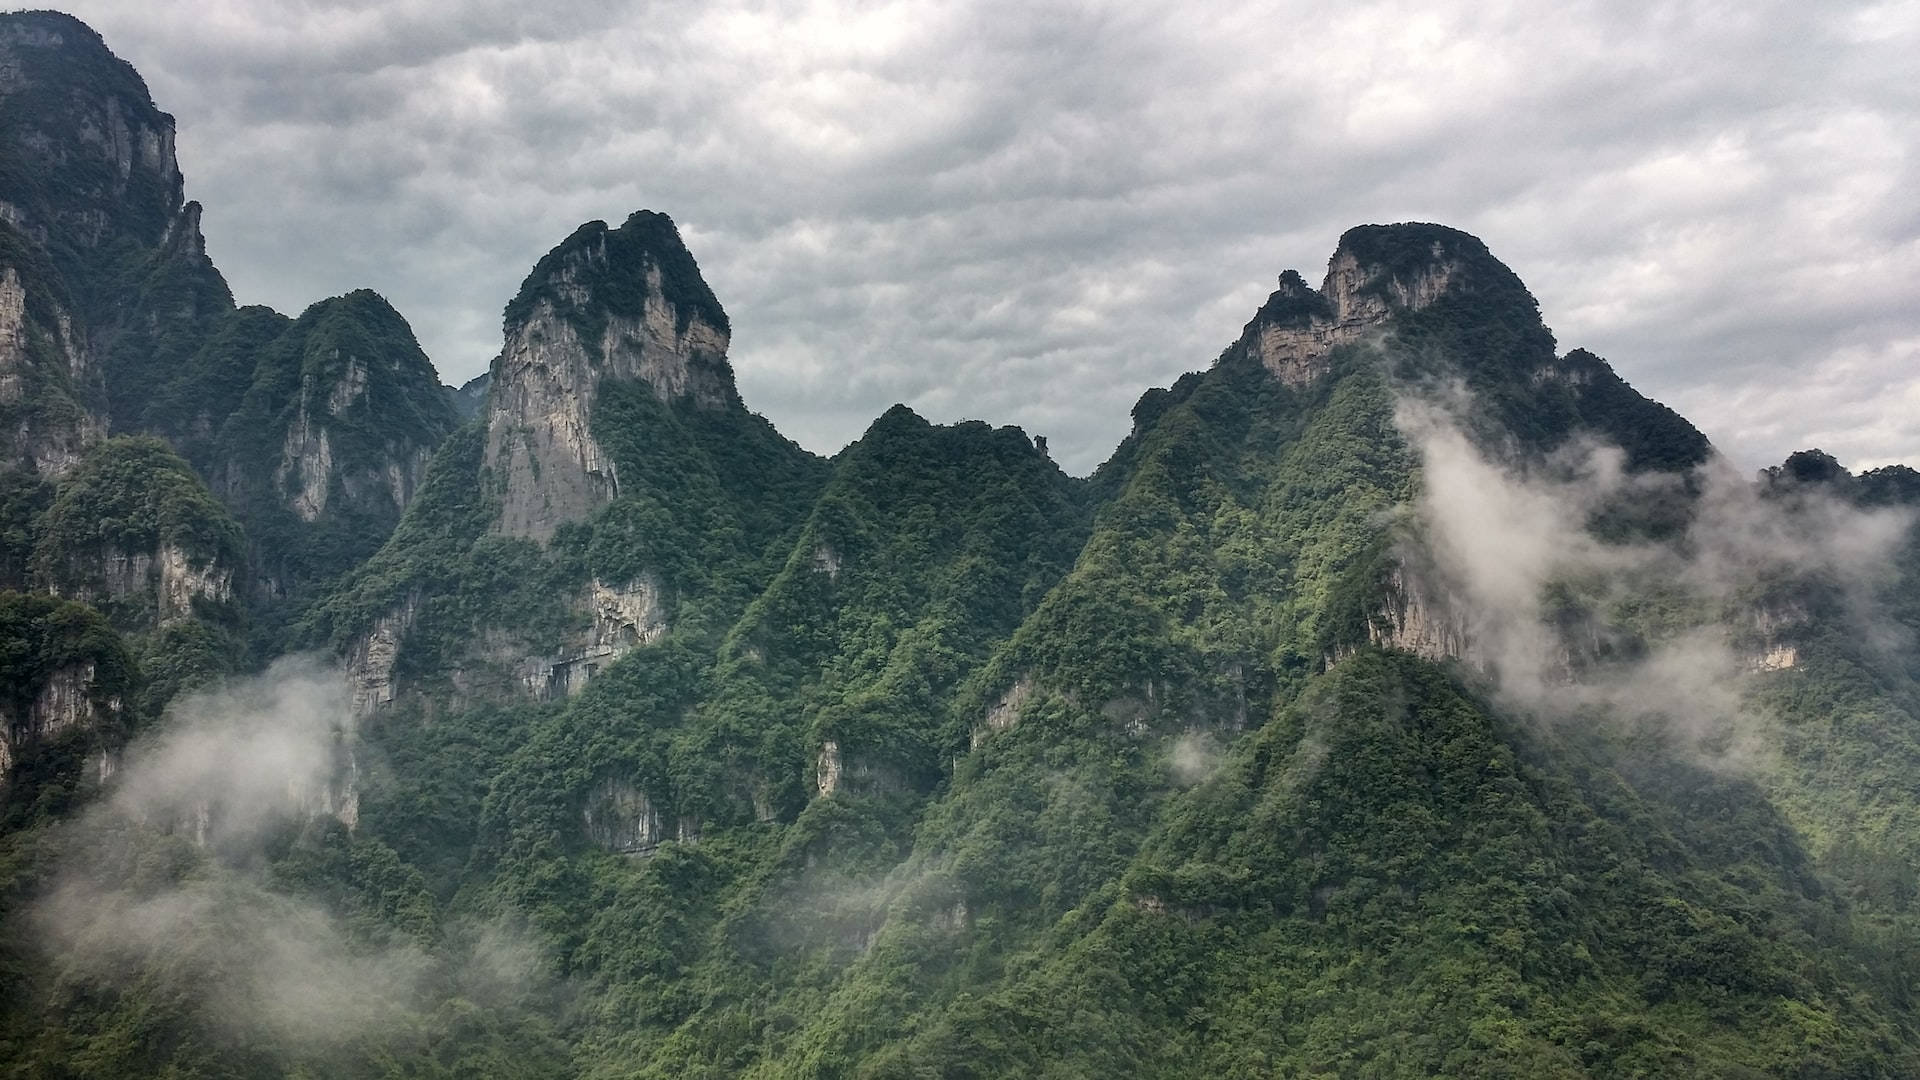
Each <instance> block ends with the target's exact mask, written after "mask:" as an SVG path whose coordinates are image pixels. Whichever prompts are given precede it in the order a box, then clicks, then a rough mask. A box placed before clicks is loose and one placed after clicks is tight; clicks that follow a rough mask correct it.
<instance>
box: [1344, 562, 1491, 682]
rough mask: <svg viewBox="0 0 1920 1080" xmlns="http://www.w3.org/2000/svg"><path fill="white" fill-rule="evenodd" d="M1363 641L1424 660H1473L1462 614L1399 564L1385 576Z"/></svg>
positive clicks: (1441, 591) (1471, 637)
mask: <svg viewBox="0 0 1920 1080" xmlns="http://www.w3.org/2000/svg"><path fill="white" fill-rule="evenodd" d="M1367 640H1368V641H1369V642H1370V643H1372V644H1374V645H1378V646H1380V647H1382V648H1387V649H1398V650H1400V651H1401V652H1409V653H1412V654H1413V655H1415V656H1418V657H1421V658H1423V659H1426V660H1471V659H1473V656H1474V654H1473V651H1472V650H1473V635H1472V634H1471V633H1470V631H1469V629H1468V624H1467V620H1466V618H1465V617H1464V614H1463V613H1461V612H1459V611H1456V610H1454V609H1453V608H1452V607H1450V606H1449V604H1448V601H1447V600H1446V598H1445V594H1444V591H1443V590H1439V589H1436V588H1434V586H1433V585H1432V584H1431V583H1430V582H1429V581H1428V580H1427V579H1426V577H1424V576H1422V575H1419V574H1414V573H1409V572H1408V570H1407V568H1406V566H1405V565H1404V564H1402V563H1395V564H1394V566H1393V568H1392V569H1391V570H1390V571H1389V572H1388V575H1387V580H1386V584H1385V587H1384V589H1383V597H1382V599H1381V602H1380V607H1379V609H1378V611H1376V612H1375V614H1374V617H1373V618H1371V619H1369V620H1368V622H1367Z"/></svg>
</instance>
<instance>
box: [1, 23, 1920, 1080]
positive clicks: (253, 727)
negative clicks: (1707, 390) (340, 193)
mask: <svg viewBox="0 0 1920 1080" xmlns="http://www.w3.org/2000/svg"><path fill="white" fill-rule="evenodd" d="M0 64H4V65H5V66H6V70H7V71H8V72H9V73H11V74H9V75H8V76H7V77H6V78H4V79H0V143H3V144H4V147H5V148H6V149H8V150H9V153H8V154H7V155H5V161H4V167H3V168H0V199H4V200H6V201H7V202H9V203H10V204H11V205H12V206H13V207H15V208H16V209H17V210H18V211H19V213H18V214H17V215H15V218H16V219H17V220H16V222H15V223H16V225H17V226H18V228H13V227H9V226H6V225H0V271H4V276H5V282H4V283H0V284H4V285H5V286H6V287H5V289H3V290H0V299H5V300H6V303H5V304H4V305H0V315H5V316H6V317H7V318H8V319H10V320H11V322H10V323H9V329H10V333H9V335H8V336H7V337H6V340H5V342H0V344H4V345H5V346H7V348H8V350H9V351H6V352H5V353H4V354H0V360H4V362H5V363H4V365H3V368H4V369H0V379H4V380H5V381H4V383H0V390H4V392H3V393H0V420H4V421H5V424H6V427H7V429H8V431H9V433H19V438H18V439H17V440H16V445H15V446H14V447H13V449H12V451H11V457H10V459H9V461H8V462H6V463H4V464H5V465H6V466H7V467H6V468H0V586H3V587H5V588H6V589H7V590H8V591H5V592H0V684H4V688H5V692H4V694H0V699H3V700H0V711H4V719H5V729H4V732H0V734H3V735H4V741H3V742H0V751H4V753H0V1076H5V1077H22V1078H26V1077H34V1078H39V1077H62V1078H68V1077H121V1076H148V1075H152V1076H169V1077H178V1078H183V1080H184V1078H195V1077H256V1076H259V1077H266V1076H299V1077H308V1076H312V1077H318V1076H329V1077H333V1076H341V1077H440V1076H446V1077H476V1076H484V1077H495V1076H509V1077H511V1076H519V1077H549V1076H550V1077H563V1076H564V1077H574V1076H589V1077H609V1078H611V1077H661V1078H666V1077H674V1078H680V1077H713V1078H720V1077H741V1076H746V1077H767V1078H771V1077H812V1078H838V1077H847V1078H852V1077H868V1078H882V1077H885V1078H892V1077H899V1078H908V1077H931V1076H940V1077H1008V1076H1033V1077H1068V1076H1076V1077H1077V1076H1157V1077H1196V1078H1198V1077H1219V1076H1232V1077H1268V1076H1280V1077H1302V1078H1305V1077H1382V1078H1384V1077H1426V1076H1450V1077H1454V1076H1457V1077H1516V1078H1517V1077H1527V1078H1533V1077H1656V1076H1657V1077H1668V1076H1701V1077H1716V1078H1745V1077H1762V1076H1766V1077H1774V1076H1778V1077H1796V1078H1808V1080H1811V1078H1876V1077H1886V1078H1897V1077H1907V1076H1914V1075H1920V983H1916V981H1915V977H1914V972H1915V970H1916V969H1915V964H1916V963H1920V779H1916V778H1920V681H1917V680H1920V647H1917V646H1916V642H1920V529H1916V527H1915V515H1916V513H1920V474H1915V473H1914V472H1913V471H1912V470H1910V469H1906V468H1904V467H1897V466H1896V467H1891V468H1885V469H1879V470H1875V471H1872V472H1868V473H1865V474H1862V475H1859V476H1854V475H1851V474H1849V473H1848V472H1847V471H1846V470H1845V469H1844V468H1842V467H1841V466H1840V464H1839V463H1838V462H1837V461H1835V460H1834V459H1832V458H1831V457H1828V456H1827V455H1824V454H1821V453H1819V452H1818V451H1807V452H1803V453H1800V454H1795V455H1794V456H1793V457H1791V458H1789V459H1788V460H1787V461H1786V462H1785V463H1784V464H1783V465H1781V466H1780V467H1778V468H1776V469H1771V470H1767V471H1766V472H1765V473H1763V474H1762V475H1761V476H1759V477H1757V478H1750V477H1742V476H1738V475H1733V474H1732V472H1731V470H1730V469H1729V468H1728V467H1727V465H1726V463H1725V462H1724V461H1722V460H1720V459H1719V458H1718V457H1717V456H1716V455H1715V454H1714V452H1713V449H1712V447H1711V446H1710V445H1709V444H1708V442H1707V440H1706V438H1705V437H1704V436H1703V435H1702V434H1701V433H1700V432H1699V431H1697V430H1695V429H1694V428H1693V427H1692V426H1691V425H1690V424H1688V423H1687V421H1686V420H1684V419H1683V418H1681V417H1679V416H1678V415H1677V414H1675V413H1673V412H1672V411H1671V410H1669V409H1666V408H1665V407H1664V406H1661V405H1659V404H1658V403H1656V402H1653V401H1650V400H1648V399H1647V398H1645V397H1644V396H1642V395H1641V394H1639V393H1638V392H1637V391H1635V390H1634V389H1633V388H1632V387H1631V386H1630V385H1628V383H1627V382H1625V381H1624V380H1623V379H1621V378H1620V376H1619V375H1618V374H1617V373H1616V372H1615V371H1614V370H1613V368H1612V367H1611V366H1610V365H1609V364H1607V362H1605V361H1603V360H1601V359H1600V358H1598V357H1596V356H1594V355H1592V354H1591V353H1588V352H1585V351H1583V350H1579V349H1574V350H1570V351H1567V352H1564V353H1563V352H1561V351H1560V349H1559V345H1558V344H1557V343H1556V341H1555V340H1554V337H1553V335H1552V333H1551V332H1550V331H1549V330H1548V329H1547V327H1546V326H1545V324H1544V323H1543V322H1542V321H1541V318H1540V313H1539V310H1538V307H1537V305H1536V303H1535V301H1534V299H1533V297H1532V296H1531V295H1530V294H1529V293H1528V292H1527V290H1526V287H1525V286H1524V285H1523V284H1522V283H1521V282H1520V281H1519V279H1518V278H1517V277H1516V276H1515V275H1514V274H1513V273H1512V272H1511V271H1510V270H1509V269H1508V268H1507V267H1506V266H1504V265H1503V264H1501V263H1500V262H1499V260H1498V259H1496V258H1495V257H1494V256H1493V254H1492V253H1491V252H1489V251H1488V250H1487V248H1486V246H1485V245H1484V244H1482V243H1481V242H1480V241H1479V240H1477V239H1476V238H1474V237H1471V236H1468V235H1466V234H1464V233H1461V232H1458V231H1457V230H1453V229H1449V228H1445V227H1443V226H1439V225H1428V224H1411V225H1373V226H1362V227H1359V228H1356V229H1353V230H1351V231H1349V232H1348V233H1347V234H1346V235H1345V236H1343V237H1342V238H1341V240H1340V242H1339V245H1338V248H1337V250H1336V252H1335V254H1334V256H1333V259H1332V260H1331V262H1330V264H1329V268H1328V272H1327V275H1326V277H1325V280H1324V282H1323V284H1321V285H1320V286H1319V287H1317V288H1316V287H1313V286H1310V285H1309V284H1308V282H1307V280H1306V279H1305V278H1304V277H1302V276H1301V275H1300V274H1298V273H1296V272H1293V271H1288V272H1287V273H1285V274H1283V275H1282V276H1281V277H1280V279H1279V282H1278V286H1277V288H1276V289H1275V291H1274V292H1273V294H1272V296H1271V297H1270V298H1269V299H1268V300H1267V302H1266V303H1265V304H1263V305H1262V306H1261V307H1260V308H1259V310H1258V311H1256V312H1255V313H1254V316H1253V318H1252V320H1251V321H1250V322H1249V323H1248V324H1247V326H1246V329H1245V331H1244V332H1243V334H1242V335H1241V337H1240V338H1239V339H1237V340H1236V341H1235V342H1233V343H1232V344H1230V345H1229V346H1228V347H1227V348H1226V349H1225V350H1224V351H1223V352H1222V353H1221V354H1220V356H1219V357H1218V359H1217V360H1216V361H1215V362H1214V363H1213V364H1212V365H1211V366H1209V367H1207V368H1206V369H1205V370H1203V371H1197V372H1194V373H1193V374H1190V375H1187V376H1185V377H1183V378H1181V379H1180V380H1179V381H1178V382H1176V383H1175V384H1174V385H1173V386H1171V387H1169V388H1166V389H1156V390H1151V391H1149V392H1147V393H1146V394H1145V395H1144V396H1143V397H1142V398H1141V399H1140V401H1139V403H1138V404H1137V405H1136V406H1135V408H1134V411H1133V418H1134V427H1133V430H1132V432H1131V433H1130V434H1129V436H1128V437H1127V439H1126V440H1125V441H1123V442H1122V444H1121V445H1120V446H1119V447H1118V448H1116V450H1115V452H1114V454H1113V456H1112V458H1111V459H1110V460H1109V461H1108V462H1107V463H1106V465H1104V466H1103V467H1102V468H1101V469H1100V470H1099V471H1098V472H1097V473H1096V474H1095V475H1094V476H1092V477H1091V478H1087V479H1076V478H1073V477H1069V476H1066V475H1064V474H1063V473H1062V472H1061V471H1060V470H1059V469H1058V468H1057V467H1056V466H1055V465H1054V464H1053V462H1052V461H1051V460H1050V459H1049V458H1048V457H1047V455H1046V454H1045V452H1044V449H1043V448H1041V447H1037V446H1036V445H1035V443H1034V441H1033V440H1030V439H1029V438H1028V437H1027V436H1026V435H1025V434H1024V433H1023V432H1021V431H1019V430H1018V429H1015V428H1006V427H1000V428H996V427H993V426H991V425H990V424H987V423H983V422H979V421H970V422H966V423H960V424H955V425H951V426H941V425H935V424H931V423H929V422H927V421H926V420H924V419H923V418H921V417H920V416H918V415H916V414H915V413H914V412H913V411H912V410H910V409H908V408H906V407H905V406H896V407H895V408H894V409H892V410H889V411H888V412H887V413H886V414H885V415H883V416H881V417H880V418H879V419H877V420H876V421H875V422H874V423H873V425H872V426H871V427H870V428H869V429H868V431H867V432H866V433H865V434H864V435H863V436H862V437H861V438H860V439H859V440H857V441H856V442H854V443H853V444H852V445H850V446H848V447H847V448H845V449H844V450H843V451H841V452H840V453H839V454H838V455H836V456H835V457H834V458H833V459H831V460H823V459H821V458H819V457H817V456H815V455H813V454H810V453H808V452H807V451H805V450H803V449H801V448H800V447H798V446H797V445H795V444H794V443H792V442H791V441H789V440H787V439H786V438H784V437H783V436H781V435H780V434H779V433H778V432H777V431H776V430H775V429H774V428H773V426H772V425H771V424H770V423H768V422H767V421H766V420H765V419H764V418H763V417H761V416H759V415H757V414H755V413H753V412H752V411H751V410H750V409H749V408H748V406H747V404H746V403H745V402H744V401H742V400H741V397H740V395H739V393H738V390H737V388H736V387H735V385H734V382H733V370H732V367H731V365H730V362H729V361H728V359H727V348H728V345H729V338H730V333H731V323H730V321H729V319H728V317H727V314H726V312H725V310H724V309H723V308H722V307H721V305H720V302H719V299H718V298H717V297H716V296H715V295H714V293H713V291H712V290H711V289H710V288H709V287H708V286H707V284H706V282H705V280H704V278H703V277H702V275H701V272H700V268H699V266H698V264H697V262H696V261H695V259H694V257H693V254H692V253H691V252H690V251H688V249H687V247H686V245H685V243H684V242H683V239H682V237H681V235H680V232H679V230H678V228H677V227H676V226H675V225H674V223H673V222H672V220H671V219H669V218H667V217H666V216H665V215H663V214H658V213H653V212H648V211H641V212H638V213H635V214H633V215H631V216H630V217H628V218H627V219H625V221H624V222H623V223H622V224H620V225H619V226H617V227H610V226H609V225H607V224H606V223H604V222H590V223H588V224H586V225H583V226H582V227H581V228H580V229H578V230H576V231H575V232H574V233H573V234H571V235H570V236H569V237H567V238H566V239H565V240H563V241H562V242H561V243H560V244H559V245H557V246H556V247H555V248H554V249H553V250H552V251H551V252H549V253H548V255H547V256H545V257H544V258H542V259H541V260H540V261H539V262H538V264H537V265H536V266H535V267H534V268H533V270H532V272H531V273H530V274H529V275H528V277H527V279H526V281H525V283H524V284H523V286H522V287H521V289H520V290H519V292H518V293H517V295H516V296H515V297H514V298H513V299H512V300H511V301H510V302H509V303H508V304H507V305H506V308H505V310H504V318H503V331H504V333H503V347H502V351H501V353H500V356H499V358H498V359H497V360H496V361H495V363H494V366H493V369H492V371H491V372H490V373H489V375H488V376H486V377H485V378H484V380H476V382H475V383H474V384H470V385H469V387H468V388H463V389H462V390H461V391H460V392H458V393H457V394H456V393H454V392H451V391H449V390H448V389H447V388H445V387H442V386H440V385H439V384H438V381H437V379H436V378H435V377H434V374H433V369H432V366H431V364H430V363H429V362H428V360H427V358H426V357H425V356H424V355H422V353H421V351H420V349H419V346H418V344H417V343H416V342H415V340H414V338H413V336H412V332H411V330H410V329H409V327H408V326H407V323H406V321H405V320H404V319H403V318H402V317H401V316H400V314H399V313H397V312H395V311H394V310H393V309H392V308H391V307H390V306H389V305H388V304H387V303H386V302H385V301H384V300H383V299H381V298H380V297H379V296H377V295H375V294H373V293H371V292H366V291H364V290H363V291H358V292H353V293H349V294H346V295H344V296H340V297H335V298H332V299H329V300H325V301H322V302H320V303H318V304H315V305H313V306H312V307H310V308H309V309H308V310H307V311H305V312H304V313H303V314H302V315H301V316H300V317H299V318H297V319H288V318H286V317H285V316H282V315H279V314H277V313H275V312H272V311H270V310H268V309H265V308H240V309H234V308H233V306H232V303H231V299H230V298H229V297H228V296H227V293H226V287H225V284H224V282H222V281H220V279H219V277H218V274H217V272H215V271H214V270H213V268H212V266H211V264H210V263H208V262H207V261H206V259H205V254H204V251H203V250H201V247H200V243H199V238H198V229H197V214H196V208H194V207H193V206H192V204H188V203H184V202H183V192H182V189H181V183H180V180H179V176H178V171H177V169H175V168H174V166H173V159H172V153H171V142H170V140H171V133H172V120H171V118H169V117H166V116H165V114H162V113H159V112H158V111H157V109H155V108H154V107H153V104H152V102H151V101H150V100H149V99H148V98H147V96H146V89H145V87H144V85H143V84H141V83H140V81H139V79H138V76H137V75H135V74H134V73H133V72H132V70H131V69H130V68H128V67H127V66H126V65H125V64H123V63H120V62H119V61H118V60H116V59H114V58H113V57H112V55H111V53H109V52H108V51H107V50H106V47H105V44H104V43H102V42H101V41H100V40H99V39H98V37H97V36H95V35H93V34H92V32H91V31H89V30H86V28H85V27H83V26H81V25H80V24H79V23H78V22H76V21H75V20H72V19H70V18H68V17H65V16H60V15H55V14H51V13H24V14H14V15H6V16H0ZM116 122H118V123H119V124H120V125H121V126H120V127H118V128H116V127H115V126H114V125H115V123H116ZM116 132H117V133H118V134H115V133H116ZM116 140H117V141H116ZM43 144H44V145H48V146H57V147H64V148H65V150H64V151H63V152H62V153H58V154H53V155H41V156H40V157H39V158H35V157H33V156H31V155H23V154H21V153H19V152H18V151H19V148H21V147H25V146H42V145H43ZM123 151H124V152H123ZM36 160H38V161H39V162H40V163H39V164H38V165H35V164H34V162H35V161H36ZM15 309H17V312H16V310H15ZM15 324H17V325H15ZM63 335H65V336H64V337H63ZM95 360H97V361H98V363H94V362H93V361H95ZM90 365H91V366H90ZM90 372H91V374H89V373H90ZM102 417H110V419H111V422H112V424H113V426H115V427H117V428H118V429H120V430H121V431H123V432H125V431H145V432H148V433H150V434H149V435H148V436H137V437H124V436H122V437H115V438H106V437H105V435H106V426H105V423H104V421H103V420H102ZM154 436H157V437H154ZM296 650H305V651H304V652H301V653H299V654H297V655H289V654H292V653H294V652H295V651H296Z"/></svg>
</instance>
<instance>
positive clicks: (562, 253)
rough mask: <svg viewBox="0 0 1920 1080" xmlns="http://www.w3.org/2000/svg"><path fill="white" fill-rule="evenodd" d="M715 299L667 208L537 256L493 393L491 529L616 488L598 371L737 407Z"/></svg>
mask: <svg viewBox="0 0 1920 1080" xmlns="http://www.w3.org/2000/svg"><path fill="white" fill-rule="evenodd" d="M729 333H730V327H729V325H728V322H727V317H726V313H725V312H724V311H722V310H721V308H720V304H719V301H718V300H716V299H715V298H714V296H713V293H712V291H711V290H709V289H708V288H707V284H706V282H705V281H704V280H703V279H702V278H701V277H700V271H699V267H698V266H697V265H695V264H694V261H693V257H692V255H690V254H689V253H688V252H687V249H686V246H685V245H684V244H683V243H682V242H681V240H680V234H679V231H678V230H677V229H676V228H675V227H674V224H673V221H672V220H671V219H669V218H668V217H667V216H666V215H664V214H655V213H651V212H649V211H644V210H643V211H640V212H638V213H635V214H634V215H633V216H631V217H629V218H628V219H627V221H626V223H625V224H623V225H622V226H620V227H619V228H618V229H609V228H608V227H607V225H606V223H605V222H600V221H594V222H589V223H587V224H586V225H583V226H581V227H580V229H579V230H577V231H576V232H575V233H574V234H573V235H572V236H570V237H568V238H567V240H566V241H565V242H564V243H562V244H561V245H560V246H559V247H557V248H555V249H554V250H553V251H552V252H551V253H549V254H548V255H547V256H546V257H545V258H543V259H541V260H540V263H539V264H538V265H537V266H535V267H534V269H533V273H532V274H530V275H529V276H528V277H527V280H526V283H525V284H523V285H522V286H521V288H520V293H519V295H518V296H516V297H515V298H514V300H513V302H512V303H511V304H509V305H508V306H507V312H506V345H505V347H504V348H503V349H502V350H501V353H500V356H499V358H498V359H496V360H495V361H494V364H493V369H492V372H491V373H490V374H491V379H490V390H489V396H488V403H487V410H486V414H487V455H486V463H487V467H488V468H490V469H492V470H493V471H494V473H495V475H497V476H498V477H499V478H500V482H501V485H502V491H503V496H502V507H501V516H500V523H499V528H500V531H502V532H504V533H507V534H508V535H511V536H527V537H531V538H533V539H536V540H542V541H544V540H546V539H547V538H548V537H550V536H552V535H553V530H554V528H555V527H556V526H558V525H559V524H561V523H562V522H566V521H577V520H580V519H582V518H584V517H585V516H587V514H589V513H590V512H591V511H593V510H594V509H597V508H598V507H600V506H602V505H605V504H606V503H607V502H609V501H611V500H612V499H613V498H614V497H615V496H616V495H618V494H619V492H620V476H619V472H618V469H617V468H616V467H615V464H614V462H613V460H612V458H611V457H609V455H608V454H607V452H606V450H605V449H604V448H603V447H602V445H601V443H600V441H599V440H598V439H597V438H596V436H595V434H594V428H593V410H594V403H595V400H596V398H597V397H598V395H599V390H600V387H601V384H602V383H603V381H605V380H608V379H629V380H631V379H637V380H640V381H642V382H644V383H646V384H647V385H648V386H649V387H650V388H651V389H652V391H653V393H654V394H655V395H656V396H657V397H658V398H659V399H660V400H661V401H663V402H669V403H673V404H676V405H683V406H685V407H690V408H695V409H709V410H711V409H720V408H724V407H727V406H729V405H733V404H735V403H737V401H738V395H737V393H736V391H735V390H734V386H733V372H732V369H731V368H729V367H728V365H727V359H726V352H727V341H728V335H729Z"/></svg>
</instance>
